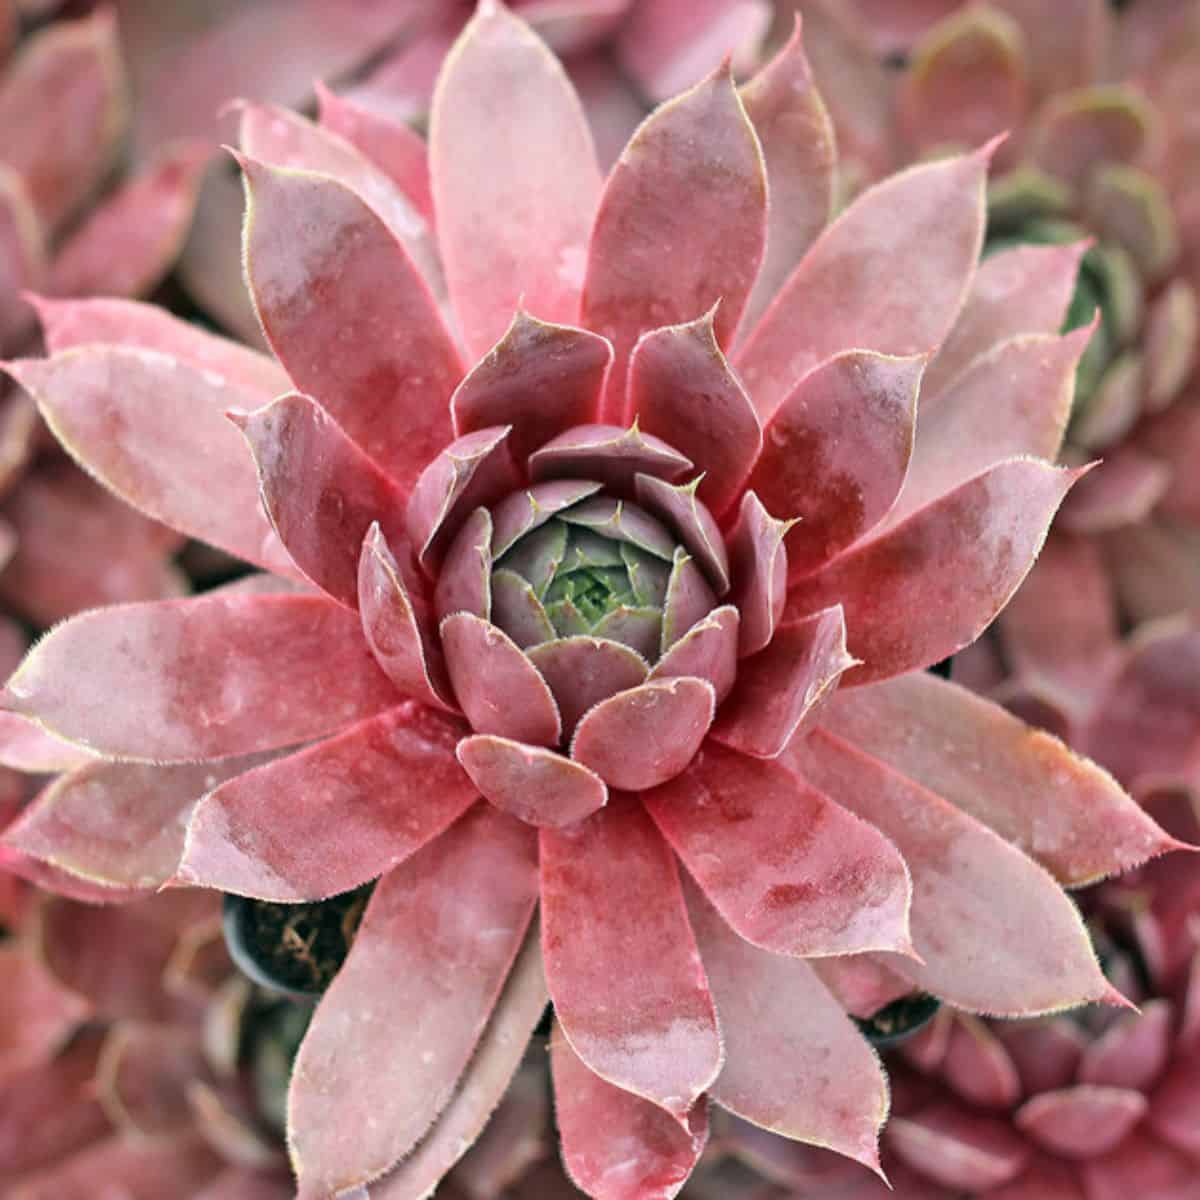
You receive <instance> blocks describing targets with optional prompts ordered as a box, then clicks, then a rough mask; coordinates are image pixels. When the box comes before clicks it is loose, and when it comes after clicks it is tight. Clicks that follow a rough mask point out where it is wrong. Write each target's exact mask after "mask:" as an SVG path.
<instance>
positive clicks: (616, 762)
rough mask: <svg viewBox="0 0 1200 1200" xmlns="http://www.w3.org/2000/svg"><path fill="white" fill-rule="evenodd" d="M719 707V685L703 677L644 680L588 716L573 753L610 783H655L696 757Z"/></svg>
mask: <svg viewBox="0 0 1200 1200" xmlns="http://www.w3.org/2000/svg"><path fill="white" fill-rule="evenodd" d="M715 705H716V693H715V691H714V689H713V686H712V684H711V683H708V682H707V681H706V680H703V679H694V678H692V677H690V676H687V675H681V676H678V677H677V678H668V679H655V680H653V681H650V682H647V683H642V684H639V685H638V686H637V687H634V688H630V689H629V690H628V691H624V692H618V693H617V694H616V695H615V696H609V697H608V698H607V699H606V700H601V701H600V703H599V704H597V705H596V706H595V707H594V708H592V709H590V710H589V711H588V712H587V713H585V714H584V716H583V717H582V718H581V719H580V721H579V724H578V725H577V726H576V727H575V733H574V736H573V737H572V739H571V757H572V758H574V759H576V760H577V761H578V762H581V763H583V764H584V766H587V767H590V768H591V769H592V770H593V771H595V772H596V774H597V775H599V776H600V778H601V779H603V780H604V782H605V783H607V784H608V785H609V787H613V788H621V789H624V790H626V791H638V790H640V789H642V788H651V787H655V786H656V785H658V784H660V783H663V782H664V781H665V780H667V779H670V778H671V777H672V776H674V775H676V774H678V773H679V772H680V771H682V770H683V769H684V767H686V766H687V764H688V763H689V762H690V761H691V759H692V756H693V755H694V754H695V753H696V751H697V750H698V749H699V748H700V743H701V742H702V741H703V740H704V735H705V734H706V733H707V732H708V727H709V726H710V725H711V724H712V719H713V711H714V708H715Z"/></svg>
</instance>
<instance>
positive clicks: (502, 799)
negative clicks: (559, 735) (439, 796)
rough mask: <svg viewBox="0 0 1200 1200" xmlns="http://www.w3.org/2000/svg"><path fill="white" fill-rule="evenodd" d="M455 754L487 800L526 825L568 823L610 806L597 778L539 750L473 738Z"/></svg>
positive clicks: (584, 769) (564, 759) (467, 739)
mask: <svg viewBox="0 0 1200 1200" xmlns="http://www.w3.org/2000/svg"><path fill="white" fill-rule="evenodd" d="M455 754H456V756H457V757H458V761H459V762H460V763H461V764H462V767H463V770H464V771H466V773H467V774H468V775H469V776H470V777H471V781H472V783H474V784H475V786H476V787H477V788H478V789H479V790H480V792H481V793H482V794H483V798H484V799H485V800H487V801H489V802H490V803H491V804H494V805H495V806H496V807H497V808H498V809H500V811H501V812H506V813H510V814H511V815H512V816H514V817H518V818H519V819H520V820H522V821H525V822H527V823H528V824H530V825H542V826H547V827H549V828H551V829H555V828H558V827H559V826H561V825H571V824H573V823H574V822H576V821H581V820H583V818H584V817H588V816H591V814H592V813H594V812H595V811H596V810H597V809H599V808H603V807H604V805H605V804H607V803H608V788H606V787H605V786H604V780H602V779H601V778H600V776H599V775H597V774H595V772H593V771H589V770H588V769H587V767H584V766H582V765H580V764H579V763H577V762H572V761H571V759H569V758H563V756H562V755H561V754H555V753H554V751H552V750H543V749H542V748H541V747H540V746H525V745H522V744H521V743H520V742H514V741H510V740H509V739H508V738H499V737H492V736H484V737H480V736H476V737H469V738H463V740H462V741H461V742H459V743H458V747H457V749H456V750H455Z"/></svg>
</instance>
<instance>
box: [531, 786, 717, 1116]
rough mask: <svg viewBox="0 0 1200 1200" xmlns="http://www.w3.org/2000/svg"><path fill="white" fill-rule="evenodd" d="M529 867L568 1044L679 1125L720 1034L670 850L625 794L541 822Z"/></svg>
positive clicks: (705, 1076) (711, 1066)
mask: <svg viewBox="0 0 1200 1200" xmlns="http://www.w3.org/2000/svg"><path fill="white" fill-rule="evenodd" d="M541 871H542V920H543V928H542V948H543V950H544V952H545V956H546V977H547V982H548V983H549V985H550V996H551V998H552V999H553V1001H554V1011H555V1014H556V1016H557V1017H558V1020H559V1022H560V1023H561V1025H562V1028H563V1030H564V1032H565V1033H566V1035H567V1038H568V1040H569V1041H570V1043H571V1047H572V1048H573V1049H574V1051H575V1053H576V1054H578V1055H579V1057H580V1058H582V1059H583V1061H584V1063H586V1064H587V1066H588V1067H590V1068H591V1070H593V1071H595V1072H596V1074H597V1075H599V1076H600V1077H601V1078H602V1079H604V1080H606V1081H607V1082H608V1083H611V1084H615V1085H616V1086H617V1087H620V1088H624V1089H625V1090H626V1091H629V1092H633V1093H634V1094H635V1095H638V1096H642V1097H644V1098H645V1099H647V1100H650V1101H653V1102H654V1103H655V1104H657V1105H658V1106H660V1107H661V1108H663V1109H665V1110H666V1111H667V1112H668V1113H670V1114H672V1115H673V1116H674V1117H675V1118H676V1119H677V1120H678V1121H679V1122H680V1124H683V1123H684V1121H685V1118H686V1115H687V1112H688V1110H689V1109H690V1108H691V1107H692V1105H693V1104H694V1103H695V1102H696V1099H697V1097H698V1096H699V1095H700V1093H701V1092H703V1091H704V1089H705V1088H706V1087H708V1085H709V1084H710V1083H711V1082H712V1081H713V1079H714V1078H715V1076H716V1074H717V1071H718V1070H719V1069H720V1065H721V1039H720V1034H719V1033H718V1031H717V1019H716V1013H715V1012H714V1011H713V1004H712V997H711V996H710V995H709V994H708V984H707V982H706V981H705V978H704V968H703V966H702V965H701V963H700V956H699V954H698V953H697V951H696V944H695V941H694V940H693V938H692V932H691V929H690V927H689V925H688V918H687V911H686V910H685V908H684V903H683V895H682V893H681V892H680V890H679V876H678V874H677V871H676V867H675V862H674V859H673V857H672V855H671V852H670V850H669V849H668V848H667V846H666V844H665V843H664V842H663V840H662V838H661V837H659V835H658V832H657V831H656V830H655V828H654V826H653V824H652V823H651V822H650V820H649V818H648V817H647V816H646V815H645V813H644V812H643V811H642V809H641V807H640V806H639V805H637V804H635V803H634V802H633V801H632V800H626V801H625V802H624V803H621V804H618V805H610V806H609V807H608V808H604V809H601V810H600V811H599V812H598V813H595V814H594V815H592V816H591V817H589V818H588V819H587V820H585V821H581V822H580V823H579V824H577V825H573V826H571V827H570V828H569V829H543V830H542V832H541ZM614 889H615V890H614ZM618 893H619V894H620V896H621V897H622V902H621V903H620V904H611V903H607V902H603V901H602V898H604V897H609V898H611V897H612V896H613V895H615V894H618Z"/></svg>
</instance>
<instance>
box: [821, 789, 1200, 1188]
mask: <svg viewBox="0 0 1200 1200" xmlns="http://www.w3.org/2000/svg"><path fill="white" fill-rule="evenodd" d="M1148 804H1149V806H1150V807H1151V808H1152V811H1154V812H1155V813H1156V815H1158V816H1159V817H1160V818H1161V819H1162V820H1163V821H1164V822H1166V823H1167V824H1168V826H1169V827H1171V828H1173V829H1175V830H1177V832H1179V833H1180V834H1181V835H1182V836H1185V837H1189V838H1193V839H1194V838H1196V837H1197V835H1198V834H1200V824H1198V823H1197V819H1196V814H1195V810H1194V807H1193V806H1192V804H1191V803H1190V797H1189V796H1186V795H1183V794H1181V793H1179V792H1178V791H1174V790H1168V789H1164V790H1162V791H1159V792H1156V793H1155V794H1153V795H1151V796H1149V797H1148ZM1087 907H1088V910H1089V912H1090V914H1091V920H1092V921H1093V923H1094V924H1095V926H1096V927H1097V929H1098V930H1099V931H1100V933H1101V936H1100V938H1099V940H1100V943H1101V945H1103V946H1104V947H1105V949H1106V958H1107V968H1106V969H1107V971H1108V973H1109V974H1110V975H1111V976H1112V977H1113V978H1115V979H1120V980H1121V986H1122V988H1123V989H1124V990H1125V992H1126V993H1127V994H1128V995H1130V996H1131V997H1133V998H1134V999H1136V1000H1137V1002H1138V1005H1139V1006H1140V1011H1138V1012H1132V1013H1122V1014H1119V1015H1116V1014H1113V1013H1112V1011H1111V1010H1100V1009H1095V1008H1088V1009H1083V1010H1081V1011H1080V1012H1079V1013H1077V1014H1070V1015H1066V1014H1060V1015H1057V1016H1053V1017H1045V1018H1041V1019H1039V1020H1032V1021H1010V1022H999V1021H983V1020H980V1019H978V1018H976V1017H972V1016H967V1015H965V1014H962V1013H956V1012H953V1011H952V1010H949V1009H943V1010H942V1012H941V1013H939V1015H938V1017H937V1018H936V1019H935V1021H934V1023H933V1024H932V1025H931V1026H930V1027H929V1028H928V1029H927V1030H926V1031H925V1032H923V1033H921V1034H920V1035H918V1037H917V1038H915V1039H914V1040H913V1041H912V1042H910V1043H908V1044H907V1045H906V1046H904V1047H903V1049H902V1051H901V1057H902V1058H903V1060H905V1061H899V1060H895V1061H893V1063H892V1064H891V1066H892V1080H893V1084H894V1088H895V1090H894V1093H893V1095H894V1103H893V1114H892V1119H891V1121H890V1123H889V1125H888V1128H887V1130H886V1132H885V1134H884V1154H883V1159H884V1165H885V1168H886V1169H887V1172H888V1175H889V1178H890V1179H891V1180H892V1181H893V1183H894V1184H895V1185H896V1187H897V1194H899V1195H901V1196H912V1197H921V1198H922V1200H955V1198H957V1197H960V1196H963V1195H967V1196H971V1197H977V1196H981V1197H989V1198H992V1200H1027V1198H1028V1197H1033V1196H1054V1197H1062V1198H1063V1200H1118V1198H1119V1197H1124V1196H1132V1195H1145V1196H1149V1197H1156V1198H1157V1197H1164V1198H1170V1197H1181V1198H1182V1197H1186V1196H1189V1195H1192V1194H1193V1193H1194V1192H1195V1189H1196V1181H1197V1179H1198V1178H1200V1125H1198V1117H1197V1114H1200V868H1198V867H1197V864H1196V859H1195V857H1194V856H1193V855H1172V856H1170V857H1169V858H1166V859H1162V860H1159V861H1158V862H1155V863H1151V864H1149V865H1147V866H1146V867H1143V868H1142V869H1141V870H1139V871H1137V872H1135V873H1134V875H1133V876H1131V877H1130V878H1129V879H1128V880H1125V879H1123V880H1121V881H1119V882H1117V881H1113V882H1110V883H1106V884H1103V885H1101V887H1100V888H1098V889H1093V891H1092V893H1091V895H1090V896H1089V897H1088V903H1087ZM853 1176H854V1172H853V1171H851V1172H846V1171H842V1172H841V1173H840V1176H838V1177H837V1178H836V1179H835V1180H834V1181H833V1182H832V1183H830V1184H829V1185H828V1186H825V1185H823V1186H821V1187H820V1188H818V1189H810V1188H806V1187H804V1186H801V1188H800V1191H799V1194H800V1195H812V1196H818V1195H819V1196H821V1197H830V1198H833V1197H837V1198H839V1200H876V1198H878V1200H882V1197H883V1196H885V1195H888V1194H890V1193H888V1192H886V1191H885V1190H884V1189H883V1188H882V1187H881V1186H880V1185H879V1182H878V1180H877V1179H876V1178H875V1177H874V1176H870V1175H868V1174H867V1173H866V1172H865V1171H858V1172H857V1177H853Z"/></svg>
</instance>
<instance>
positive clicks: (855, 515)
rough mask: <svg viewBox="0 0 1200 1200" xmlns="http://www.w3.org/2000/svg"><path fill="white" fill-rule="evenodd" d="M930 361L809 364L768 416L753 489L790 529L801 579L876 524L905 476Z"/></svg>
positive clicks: (791, 563) (874, 357) (854, 356)
mask: <svg viewBox="0 0 1200 1200" xmlns="http://www.w3.org/2000/svg"><path fill="white" fill-rule="evenodd" d="M924 366H925V359H924V358H921V357H917V358H891V357H889V356H887V355H882V354H873V353H871V352H869V351H865V350H855V351H849V352H848V353H845V354H839V355H836V356H835V357H833V358H831V359H830V360H829V361H828V362H825V363H822V364H821V365H820V366H819V367H816V368H815V369H814V370H812V371H811V372H809V374H807V375H806V376H805V377H804V378H803V379H802V380H800V382H799V383H798V384H797V385H796V387H795V388H794V389H793V390H792V391H791V392H789V393H788V395H787V396H786V397H785V398H784V399H783V401H782V403H781V404H780V405H779V407H778V408H777V409H776V410H775V412H774V413H773V414H772V415H771V417H770V418H769V420H768V421H767V426H766V429H765V430H764V431H763V451H762V454H761V455H760V456H759V459H758V462H757V463H756V464H755V466H754V471H753V473H752V474H751V476H750V480H749V483H748V484H747V487H749V488H750V489H752V490H753V491H754V492H755V493H756V494H757V495H758V497H759V499H760V500H761V501H762V503H763V504H764V505H766V507H767V508H769V509H770V510H771V511H772V512H776V513H782V514H784V515H786V516H788V517H793V516H795V517H799V522H798V524H796V525H795V526H794V527H793V528H792V529H791V530H790V531H789V533H788V538H787V558H788V569H789V572H790V573H791V574H792V576H793V577H795V576H799V575H806V574H808V573H809V572H810V571H813V570H815V569H816V568H817V567H819V566H821V565H822V564H823V563H825V562H827V561H828V560H829V559H831V558H833V557H834V555H836V554H838V553H839V552H840V551H842V550H844V549H845V548H846V547H847V546H849V545H851V544H852V543H853V542H855V541H857V540H858V539H859V538H860V537H862V536H863V535H864V534H865V533H868V532H869V531H870V530H871V529H873V528H874V527H875V526H876V525H877V524H878V523H879V522H880V521H881V520H882V519H883V517H884V516H885V515H886V514H887V512H888V510H889V509H890V508H891V507H892V504H893V503H894V502H895V499H896V497H897V495H899V493H900V489H901V487H902V486H903V484H904V478H905V473H906V472H907V470H908V464H909V456H910V455H911V454H912V451H913V428H914V425H915V423H916V417H917V392H918V390H919V388H920V386H921V373H922V371H923V370H924Z"/></svg>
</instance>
